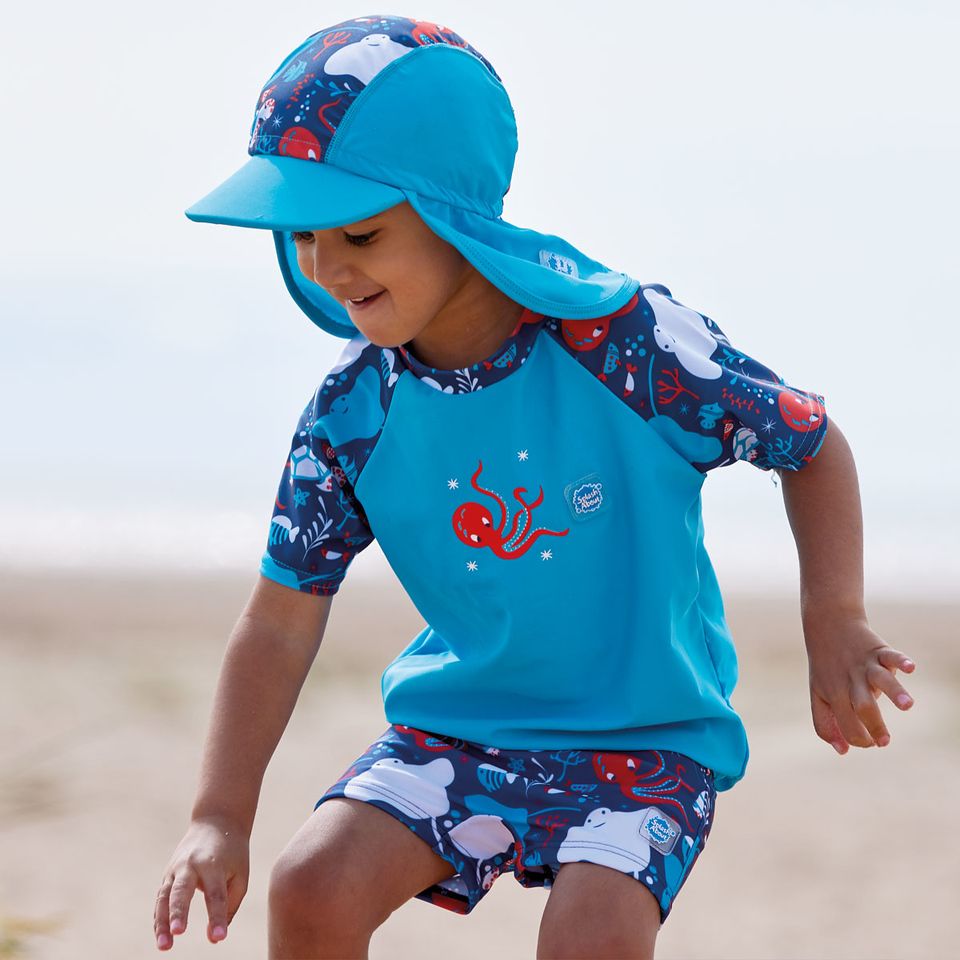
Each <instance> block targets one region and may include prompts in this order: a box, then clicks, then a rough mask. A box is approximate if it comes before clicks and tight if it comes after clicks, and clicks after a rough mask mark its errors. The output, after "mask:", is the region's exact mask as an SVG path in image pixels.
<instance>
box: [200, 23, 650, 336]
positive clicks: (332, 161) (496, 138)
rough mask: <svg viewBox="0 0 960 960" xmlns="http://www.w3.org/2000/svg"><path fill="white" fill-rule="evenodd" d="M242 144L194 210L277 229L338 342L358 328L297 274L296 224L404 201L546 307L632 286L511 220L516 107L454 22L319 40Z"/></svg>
mask: <svg viewBox="0 0 960 960" xmlns="http://www.w3.org/2000/svg"><path fill="white" fill-rule="evenodd" d="M247 152H248V153H249V154H250V159H249V160H247V161H246V163H245V164H244V165H243V166H242V167H241V168H240V169H239V170H237V171H236V173H234V174H233V175H232V176H231V177H229V178H228V179H227V180H225V181H224V182H223V183H222V184H220V186H218V187H217V188H216V189H215V190H213V192H212V193H209V194H208V195H207V196H205V197H204V198H203V199H202V200H200V201H199V202H197V203H195V204H194V205H193V206H192V207H190V208H189V209H188V210H187V211H186V214H187V216H188V217H189V218H190V219H191V220H198V221H203V222H208V223H224V224H230V225H233V226H240V227H257V228H260V229H265V230H272V231H273V237H274V243H275V246H276V251H277V256H278V258H279V260H280V269H281V271H282V272H283V277H284V280H285V282H286V284H287V288H288V290H289V291H290V293H291V294H292V296H293V298H294V300H295V301H296V302H297V304H298V305H299V306H300V307H301V309H302V310H303V311H304V313H306V314H307V316H308V317H309V318H310V319H311V320H312V321H313V322H314V323H316V324H317V325H318V326H320V327H322V328H323V329H324V330H326V331H328V332H330V333H333V334H335V335H337V336H340V337H353V336H355V335H356V333H357V329H356V327H355V326H354V325H353V323H352V322H351V320H350V318H349V315H348V313H347V310H346V308H345V306H344V304H343V303H341V302H340V301H338V300H336V299H335V298H333V297H332V296H330V295H329V294H328V293H327V292H326V291H325V290H324V289H323V288H322V287H320V286H319V285H318V284H316V283H314V282H313V281H311V280H308V279H307V278H306V277H305V276H304V275H303V273H302V272H301V271H300V268H299V266H298V265H297V256H296V248H295V245H294V243H293V240H292V238H291V236H290V232H291V231H307V230H323V229H327V228H330V227H338V226H345V225H347V224H350V223H355V222H357V221H360V220H365V219H367V218H368V217H372V216H373V215H374V214H377V213H380V212H382V211H384V210H386V209H388V208H390V207H393V206H396V205H397V204H399V203H403V202H404V201H408V202H409V203H410V205H411V207H413V209H414V210H415V211H416V212H417V214H418V215H419V216H420V217H421V219H422V220H423V221H424V222H425V223H426V224H427V226H428V227H430V229H431V230H433V231H434V233H436V234H437V235H438V236H439V237H441V238H442V239H443V240H445V241H447V242H448V243H450V244H452V245H453V246H454V247H456V249H457V250H459V251H460V253H461V254H463V256H464V257H465V258H466V259H467V260H468V261H469V262H470V263H471V264H472V265H473V266H474V267H475V268H476V269H477V270H478V271H479V272H480V273H481V274H483V276H484V277H486V279H487V280H489V281H490V282H491V283H492V284H493V285H494V286H496V287H497V288H498V289H500V290H501V291H503V293H505V294H506V295H507V296H509V297H510V298H511V299H512V300H514V301H515V302H517V303H519V304H521V305H522V306H524V307H527V308H528V309H530V310H532V311H535V312H537V313H542V314H545V315H547V316H553V317H559V318H564V319H572V320H576V319H587V318H591V317H601V316H607V315H609V314H610V313H613V312H614V311H616V310H618V309H619V308H620V307H622V306H623V305H624V304H626V303H627V302H628V301H629V300H630V299H631V297H632V296H633V294H634V293H635V292H636V290H637V288H638V286H639V284H638V282H637V281H636V280H633V279H632V278H631V277H629V276H627V275H626V274H624V273H621V272H619V271H616V270H611V269H609V268H608V267H606V266H604V265H603V264H601V263H598V262H597V261H596V260H592V259H591V258H589V257H587V256H586V255H585V254H583V253H581V252H580V251H579V250H578V249H577V248H576V247H574V246H572V245H571V244H569V243H567V241H565V240H563V239H561V238H560V237H556V236H553V235H551V234H545V233H538V232H537V231H535V230H528V229H523V228H521V227H516V226H514V225H512V224H510V223H507V222H506V221H505V220H503V218H502V217H501V213H502V210H503V197H504V195H505V194H506V192H507V190H509V188H510V179H511V176H512V174H513V164H514V158H515V156H516V152H517V128H516V122H515V119H514V114H513V107H512V106H511V104H510V99H509V97H508V96H507V91H506V90H505V89H504V86H503V84H502V82H501V80H500V77H499V76H498V74H497V72H496V71H495V70H494V68H493V67H492V66H491V64H490V63H489V61H487V60H486V59H485V58H484V57H483V56H482V55H481V54H480V53H479V52H478V51H477V50H475V49H474V48H473V47H472V46H470V44H468V43H467V42H466V41H465V40H463V39H462V38H461V37H460V36H459V35H458V34H456V33H454V32H453V31H452V30H450V29H448V28H447V27H443V26H439V25H437V24H434V23H427V22H424V21H418V20H412V19H409V18H406V17H398V16H370V17H358V18H356V19H354V20H346V21H344V22H343V23H338V24H336V25H334V26H332V27H328V28H326V29H324V30H321V31H319V32H318V33H314V34H312V35H311V36H310V37H308V38H307V39H306V40H305V41H304V42H303V43H302V44H300V46H298V47H297V48H296V49H295V50H294V51H293V52H292V53H291V54H290V55H289V56H287V57H286V58H285V59H284V61H283V62H282V63H281V64H280V66H279V67H278V68H277V70H276V71H275V72H274V74H273V76H271V77H270V79H269V80H268V81H267V82H266V84H265V85H264V87H263V89H262V91H261V93H260V96H259V98H258V100H257V107H256V111H255V114H254V119H253V125H252V127H251V131H250V139H249V143H248V146H247Z"/></svg>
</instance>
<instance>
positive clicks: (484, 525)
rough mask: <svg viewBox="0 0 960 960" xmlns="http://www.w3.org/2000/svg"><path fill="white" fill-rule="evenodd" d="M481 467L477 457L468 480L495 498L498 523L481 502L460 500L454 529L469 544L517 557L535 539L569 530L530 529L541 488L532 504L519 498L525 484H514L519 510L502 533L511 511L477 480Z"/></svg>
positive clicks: (506, 556)
mask: <svg viewBox="0 0 960 960" xmlns="http://www.w3.org/2000/svg"><path fill="white" fill-rule="evenodd" d="M482 470H483V461H482V460H480V461H479V466H478V467H477V469H476V471H475V472H474V474H473V476H472V477H471V478H470V483H471V484H472V485H473V488H474V490H476V491H477V492H478V493H485V494H486V495H487V496H488V497H493V499H494V500H496V501H497V504H498V505H499V506H500V522H499V524H497V526H494V525H493V514H492V513H491V512H490V511H489V510H488V509H487V508H486V507H485V506H484V505H483V504H482V503H473V502H468V503H461V504H460V506H459V507H457V509H456V510H454V511H453V529H454V531H455V532H456V534H457V536H458V537H459V538H460V540H462V541H463V542H464V543H465V544H466V545H467V546H468V547H489V548H490V549H491V550H492V551H493V552H494V553H495V554H496V555H497V556H498V557H499V558H500V559H501V560H516V559H517V557H522V556H523V555H524V554H525V553H526V552H527V551H528V550H529V549H530V547H532V546H533V544H534V542H535V541H536V540H537V539H538V538H540V537H544V536H546V537H565V536H566V535H567V534H568V533H569V532H570V530H569V528H567V529H566V530H559V531H558V530H546V529H544V528H543V527H540V528H539V529H537V530H534V531H532V532H530V523H531V520H532V518H533V511H534V510H535V509H536V508H537V507H539V506H540V504H541V503H543V487H541V488H540V493H539V494H538V495H537V499H536V500H534V501H533V503H527V501H526V500H524V499H523V497H522V494H524V493H526V492H527V489H526V487H516V488H515V489H514V491H513V495H514V497H516V499H517V501H518V502H519V503H520V506H521V508H522V509H521V510H520V511H519V512H517V513H516V514H515V515H514V517H513V523H512V524H511V525H510V532H509V533H508V534H506V535H504V532H503V531H504V527H506V525H507V520H508V518H509V516H510V511H509V509H508V508H507V505H506V504H505V503H504V502H503V498H502V497H500V496H499V495H498V494H496V493H494V492H493V491H492V490H485V489H484V488H483V487H481V486H480V484H479V483H477V478H478V477H479V476H480V473H481V471H482ZM521 518H522V520H523V524H522V526H521V524H520V520H521Z"/></svg>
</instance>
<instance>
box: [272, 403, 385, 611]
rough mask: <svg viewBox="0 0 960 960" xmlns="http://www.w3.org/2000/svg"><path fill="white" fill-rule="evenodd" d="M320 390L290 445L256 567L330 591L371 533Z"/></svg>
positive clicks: (294, 584) (299, 586) (286, 581)
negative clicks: (328, 425)
mask: <svg viewBox="0 0 960 960" xmlns="http://www.w3.org/2000/svg"><path fill="white" fill-rule="evenodd" d="M318 395H319V391H318V394H317V395H315V396H314V398H313V400H311V402H310V403H309V404H307V407H306V409H305V410H304V411H303V414H302V415H301V417H300V421H299V423H298V424H297V429H296V432H295V433H294V435H293V440H292V442H291V444H290V455H289V456H288V457H287V462H286V464H285V465H284V469H283V476H282V477H281V480H280V489H279V491H278V492H277V498H276V501H275V503H274V510H273V519H272V520H271V521H270V533H269V538H268V542H267V548H266V551H265V552H264V554H263V558H262V560H261V563H260V572H261V573H262V574H263V576H265V577H267V578H268V579H270V580H274V581H276V582H277V583H281V584H283V585H284V586H287V587H291V588H292V589H294V590H300V591H302V592H304V593H312V594H315V595H316V594H320V595H323V596H328V595H331V594H334V593H336V592H337V590H338V589H339V588H340V583H341V582H342V580H343V578H344V576H345V575H346V572H347V567H348V566H349V565H350V563H351V561H352V560H353V558H354V557H355V556H356V555H357V554H358V553H359V552H360V551H361V550H363V549H364V547H366V546H368V545H369V544H370V543H372V542H373V539H374V538H373V534H372V533H371V531H370V527H369V524H368V522H367V518H366V516H365V514H364V512H363V508H362V506H361V505H360V502H359V501H358V500H357V497H356V495H355V493H354V491H353V486H352V484H353V481H354V480H355V479H356V478H355V476H349V475H348V474H347V472H346V471H345V470H344V465H343V464H342V463H341V462H340V458H339V457H338V454H337V452H336V451H335V450H334V449H333V447H332V446H331V445H330V442H329V440H328V439H327V437H326V436H325V434H324V431H323V430H322V420H320V419H319V418H318V416H317V396H318Z"/></svg>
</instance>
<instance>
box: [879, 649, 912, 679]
mask: <svg viewBox="0 0 960 960" xmlns="http://www.w3.org/2000/svg"><path fill="white" fill-rule="evenodd" d="M877 660H879V661H880V663H881V664H882V665H883V666H884V667H887V669H890V670H902V671H903V672H904V673H913V671H914V670H915V669H916V666H917V665H916V664H915V663H914V662H913V661H912V660H911V659H910V658H909V657H908V656H907V655H906V654H905V653H901V652H900V651H899V650H894V649H893V647H887V648H886V649H885V650H881V651H880V653H879V654H878V655H877Z"/></svg>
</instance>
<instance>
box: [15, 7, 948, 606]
mask: <svg viewBox="0 0 960 960" xmlns="http://www.w3.org/2000/svg"><path fill="white" fill-rule="evenodd" d="M59 6H61V7H62V9H59V8H58V9H51V8H50V6H49V5H34V6H29V5H22V4H21V5H17V7H16V8H15V9H14V12H12V13H9V14H8V15H7V16H6V18H5V30H4V33H3V37H2V38H0V71H2V73H3V81H4V83H3V86H4V89H5V90H6V92H7V98H6V102H7V105H8V106H7V109H6V125H7V129H8V134H9V137H10V138H9V140H8V147H7V149H6V150H5V151H4V154H3V156H2V159H0V164H2V171H0V172H2V177H0V182H2V189H3V210H4V214H5V216H6V221H7V229H6V230H4V231H3V233H2V236H0V250H2V263H0V312H2V321H3V344H4V348H3V350H2V351H0V404H2V410H3V414H2V418H0V423H2V436H3V443H2V448H0V520H2V521H3V524H4V529H5V530H6V536H5V537H4V538H0V541H2V542H0V563H4V564H15V565H19V566H23V565H28V566H29V565H34V564H38V563H40V564H48V565H63V564H67V565H74V566H76V565H88V564H90V563H102V564H105V565H107V566H115V565H117V564H121V563H129V564H131V565H133V566H139V565H149V564H151V563H154V562H157V563H160V562H163V563H167V564H174V565H183V566H185V567H189V566H190V565H191V564H195V565H198V566H205V565H207V566H209V565H219V564H225V565H229V566H232V567H237V568H243V569H249V568H250V567H251V565H253V567H255V566H256V563H257V560H258V558H259V554H260V552H261V550H262V547H263V543H264V542H265V537H266V532H267V526H268V524H269V519H270V506H271V504H272V501H273V495H274V492H275V488H276V484H277V482H278V480H279V478H280V473H281V470H282V466H283V461H284V458H285V455H286V452H287V445H288V441H289V439H290V435H291V433H292V431H293V428H294V425H295V424H296V420H297V417H298V415H299V412H300V410H301V409H302V407H303V405H304V403H305V402H306V400H307V399H308V397H309V396H310V395H311V394H312V392H313V390H314V388H315V386H316V384H317V383H318V382H319V381H320V380H321V379H322V377H323V375H324V373H325V372H326V370H327V368H328V367H329V366H330V365H331V364H332V363H333V362H334V360H335V358H336V356H337V354H338V353H339V351H340V349H341V347H342V345H343V341H338V340H335V339H334V338H332V337H330V336H328V335H326V334H323V333H321V332H320V331H318V330H317V329H315V328H314V327H313V326H312V325H311V324H310V323H309V322H308V321H307V320H306V318H305V317H304V316H303V315H302V314H301V313H300V311H299V309H298V308H297V307H296V306H295V305H294V303H293V302H292V300H291V299H290V298H289V296H288V295H287V293H286V291H285V288H284V286H283V283H282V280H281V278H280V274H279V270H278V268H277V265H276V261H275V258H274V255H273V251H272V244H271V239H270V235H269V233H266V232H261V231H252V230H241V229H236V228H227V227H219V226H210V225H204V224H193V223H191V222H189V221H188V220H187V219H186V218H185V217H184V216H183V210H184V208H185V207H187V206H189V205H190V204H191V203H193V202H194V201H195V200H197V199H199V198H200V197H201V196H202V195H203V194H205V193H207V192H208V191H209V190H210V189H212V187H214V186H215V185H216V184H217V183H219V182H220V181H221V180H222V179H224V178H225V177H226V176H228V175H229V174H230V173H232V172H233V171H234V170H235V169H237V168H238V167H240V166H241V165H242V164H243V162H244V161H245V159H246V139H247V135H248V131H249V127H250V122H251V118H252V114H253V108H254V104H255V100H256V97H257V95H258V93H259V91H260V88H261V86H262V84H263V82H264V81H265V80H266V79H267V77H268V76H269V75H270V74H271V73H272V72H273V70H274V69H275V67H276V66H277V65H278V64H279V62H280V61H281V60H282V59H283V57H284V56H285V55H286V54H287V53H288V52H289V51H290V50H291V49H293V47H295V46H296V45H297V44H299V43H300V42H301V41H302V40H303V39H305V37H306V36H307V35H308V34H310V33H313V32H315V31H316V30H319V29H321V28H322V27H324V26H327V25H329V24H332V23H335V22H338V21H340V20H344V19H348V18H350V17H354V16H362V15H366V14H369V13H371V12H380V11H379V10H377V9H374V8H367V7H363V6H357V5H356V4H353V3H342V2H329V3H324V4H317V3H304V2H288V3H285V4H283V5H282V6H280V7H276V8H271V7H270V6H267V5H263V4H253V3H240V2H231V3H201V4H198V3H196V2H191V3H184V2H179V0H177V2H167V3H164V4H162V5H159V6H157V5H154V6H152V7H151V6H147V7H145V6H143V5H139V4H130V3H119V2H115V3H114V2H111V3H93V4H85V5H66V4H63V5H59ZM274 10H276V11H277V12H276V13H274V12H273V11H274ZM388 12H393V13H397V14H403V15H410V16H416V17H418V18H420V19H425V20H432V21H435V22H439V23H442V24H446V25H448V26H450V27H452V28H453V29H454V30H456V31H457V32H459V33H460V34H461V35H462V36H463V37H465V38H466V39H467V40H468V41H469V42H470V43H471V44H473V46H475V47H477V48H478V49H479V50H480V51H481V52H482V53H483V54H484V55H485V56H486V57H487V59H489V60H490V61H491V62H492V63H493V65H494V67H495V68H496V69H497V71H498V73H499V74H500V75H501V77H502V78H503V80H504V82H505V84H506V87H507V90H508V92H509V93H510V95H511V98H512V100H513V104H514V108H515V111H516V114H517V119H518V126H519V137H520V152H519V155H518V160H517V165H516V171H515V175H514V180H513V184H512V186H511V190H510V193H509V195H508V196H507V199H506V202H505V210H504V218H505V219H506V220H508V221H510V222H512V223H516V224H518V225H521V226H528V227H532V228H535V229H539V230H543V231H545V232H549V233H556V234H559V235H561V236H564V237H566V238H567V239H568V240H570V242H572V243H573V244H574V245H575V246H577V247H579V248H580V249H582V250H584V251H585V252H587V253H588V254H589V255H591V256H593V257H594V258H596V259H598V260H601V261H603V262H605V263H607V264H608V265H610V266H612V267H615V268H617V269H620V270H624V271H625V272H627V273H629V274H631V275H632V276H634V277H636V278H637V279H638V280H640V281H641V282H644V283H650V282H660V283H664V284H666V285H667V286H668V287H670V289H671V291H672V292H673V294H674V296H675V297H676V298H677V299H678V300H680V301H682V302H683V303H685V304H687V305H688V306H690V307H693V308H694V309H697V310H699V311H700V312H702V313H705V314H707V315H708V316H710V317H712V318H713V319H714V320H715V321H716V322H717V323H718V324H719V325H720V326H721V328H723V329H724V331H725V332H726V333H727V335H728V336H729V337H730V339H731V341H732V342H733V343H734V344H735V345H737V346H738V347H739V348H740V349H742V350H743V351H744V352H746V353H748V354H751V355H752V356H755V357H756V358H757V359H759V360H761V361H762V362H764V363H766V364H767V365H768V366H770V367H772V368H773V369H774V370H776V371H777V372H778V373H779V374H780V375H781V376H783V377H784V378H785V379H786V380H787V382H788V383H792V384H793V385H795V386H798V387H800V388H802V389H809V390H816V391H817V392H820V393H822V394H824V396H825V398H826V402H827V413H828V416H831V417H833V418H835V420H836V423H837V424H838V425H839V426H840V427H841V428H842V430H843V432H844V434H845V435H846V437H847V439H848V441H849V442H850V444H851V447H852V448H853V451H854V455H855V457H856V460H857V466H858V470H859V473H860V485H861V491H862V495H863V500H864V512H865V523H866V529H867V548H868V551H867V552H868V556H867V576H868V589H871V587H872V588H873V589H874V590H877V591H879V590H881V589H883V590H888V589H894V590H902V591H903V592H907V593H910V592H914V593H924V592H926V593H932V592H936V590H940V589H942V588H943V586H944V585H947V584H951V583H952V584H955V583H956V580H957V575H958V573H960V564H958V561H957V559H956V557H955V552H954V549H953V544H954V542H955V541H956V539H957V535H958V533H960V522H958V510H957V506H956V495H957V489H958V485H957V481H956V476H957V471H958V468H960V453H958V447H957V445H956V444H955V443H954V442H953V440H954V438H955V437H956V436H957V432H958V431H957V425H956V422H955V416H956V412H955V407H954V389H953V387H954V384H955V382H956V377H955V374H954V367H955V365H956V363H957V362H958V357H960V350H958V347H960V336H958V333H957V321H956V314H957V308H956V306H955V303H954V287H953V284H954V281H955V279H956V275H957V266H958V264H960V255H958V254H960V243H958V240H957V227H956V225H957V222H958V213H960V209H958V207H960V203H958V190H957V186H956V177H957V174H956V171H957V170H958V169H960V129H958V128H960V121H958V114H957V109H956V91H957V90H958V89H960V69H958V67H957V57H956V50H957V46H958V40H960V30H958V27H960V14H958V12H957V8H956V7H955V5H953V4H948V3H923V2H919V3H918V2H913V3H910V4H907V3H878V2H866V0H864V2H837V0H833V2H806V3H794V4H785V3H778V4H772V3H762V2H753V3H745V2H730V3H725V4H715V3H708V2H699V3H693V2H680V3H677V2H674V3H670V4H663V3H655V4H654V3H642V2H641V3H637V2H632V3H627V2H608V3H603V2H599V3H593V4H590V5H589V6H588V5H585V4H576V3H569V2H554V3H551V4H549V5H543V4H533V3H530V4H518V3H516V2H510V3H504V2H485V3H482V4H479V3H466V2H435V3H421V4H419V5H418V6H416V7H415V8H413V7H410V8H403V7H398V8H393V9H392V10H390V11H388ZM704 516H705V521H706V529H707V546H708V548H709V549H710V551H711V555H712V556H713V557H714V560H715V563H716V565H717V569H718V574H719V576H720V580H721V584H722V585H725V584H728V583H729V584H731V585H738V586H748V587H749V586H751V585H753V586H756V587H760V586H763V585H764V584H765V583H768V582H769V583H774V584H775V585H778V586H781V587H784V588H785V589H788V590H794V591H795V589H796V572H795V565H796V557H795V551H794V548H793V540H792V537H791V536H790V531H789V527H788V525H787V522H786V518H785V515H784V511H783V506H782V500H781V494H780V491H779V490H778V489H777V488H775V487H774V486H773V485H772V484H771V482H770V479H769V475H767V474H762V473H761V472H760V471H758V470H756V469H755V468H753V467H750V466H749V465H748V464H737V465H735V466H733V467H730V468H724V469H722V470H719V471H714V472H712V473H711V475H710V476H709V477H708V479H707V482H706V483H705V485H704ZM368 553H371V554H372V553H373V551H368ZM374 564H375V559H374V558H371V559H369V560H368V558H367V555H366V554H364V555H361V557H360V558H359V559H358V560H357V562H356V565H355V568H357V569H359V568H361V567H364V566H369V568H370V569H371V570H372V569H373V565H374ZM791 577H792V578H793V579H792V580H791Z"/></svg>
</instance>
